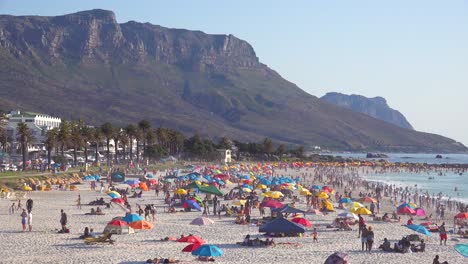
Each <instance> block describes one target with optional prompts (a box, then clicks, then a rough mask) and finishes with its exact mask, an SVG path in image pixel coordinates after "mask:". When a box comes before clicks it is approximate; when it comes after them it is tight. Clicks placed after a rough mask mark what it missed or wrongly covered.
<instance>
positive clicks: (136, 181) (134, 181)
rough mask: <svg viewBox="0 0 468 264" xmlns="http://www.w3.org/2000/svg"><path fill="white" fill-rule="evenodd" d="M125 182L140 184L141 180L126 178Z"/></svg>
mask: <svg viewBox="0 0 468 264" xmlns="http://www.w3.org/2000/svg"><path fill="white" fill-rule="evenodd" d="M125 183H126V184H128V185H134V184H139V183H140V181H139V180H126V181H125Z"/></svg>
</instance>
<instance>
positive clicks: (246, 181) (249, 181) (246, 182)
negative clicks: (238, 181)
mask: <svg viewBox="0 0 468 264" xmlns="http://www.w3.org/2000/svg"><path fill="white" fill-rule="evenodd" d="M251 182H252V180H250V179H247V180H244V181H243V183H245V184H249V183H251Z"/></svg>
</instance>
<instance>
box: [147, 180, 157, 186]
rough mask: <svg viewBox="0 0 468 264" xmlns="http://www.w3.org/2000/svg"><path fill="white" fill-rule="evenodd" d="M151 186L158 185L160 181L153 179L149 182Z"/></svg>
mask: <svg viewBox="0 0 468 264" xmlns="http://www.w3.org/2000/svg"><path fill="white" fill-rule="evenodd" d="M148 182H149V183H150V184H151V185H154V184H158V181H157V180H155V179H151V180H149V181H148Z"/></svg>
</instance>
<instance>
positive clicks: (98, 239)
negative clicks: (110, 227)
mask: <svg viewBox="0 0 468 264" xmlns="http://www.w3.org/2000/svg"><path fill="white" fill-rule="evenodd" d="M111 236H112V234H110V233H106V234H104V235H102V236H100V237H96V238H95V237H88V238H85V244H86V245H92V244H98V243H109V244H114V240H112V239H111Z"/></svg>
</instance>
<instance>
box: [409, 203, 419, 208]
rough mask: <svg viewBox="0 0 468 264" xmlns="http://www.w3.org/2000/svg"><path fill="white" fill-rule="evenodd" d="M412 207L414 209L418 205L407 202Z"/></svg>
mask: <svg viewBox="0 0 468 264" xmlns="http://www.w3.org/2000/svg"><path fill="white" fill-rule="evenodd" d="M408 204H409V205H410V207H411V208H412V209H416V208H417V207H418V206H417V205H416V204H415V203H408Z"/></svg>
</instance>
